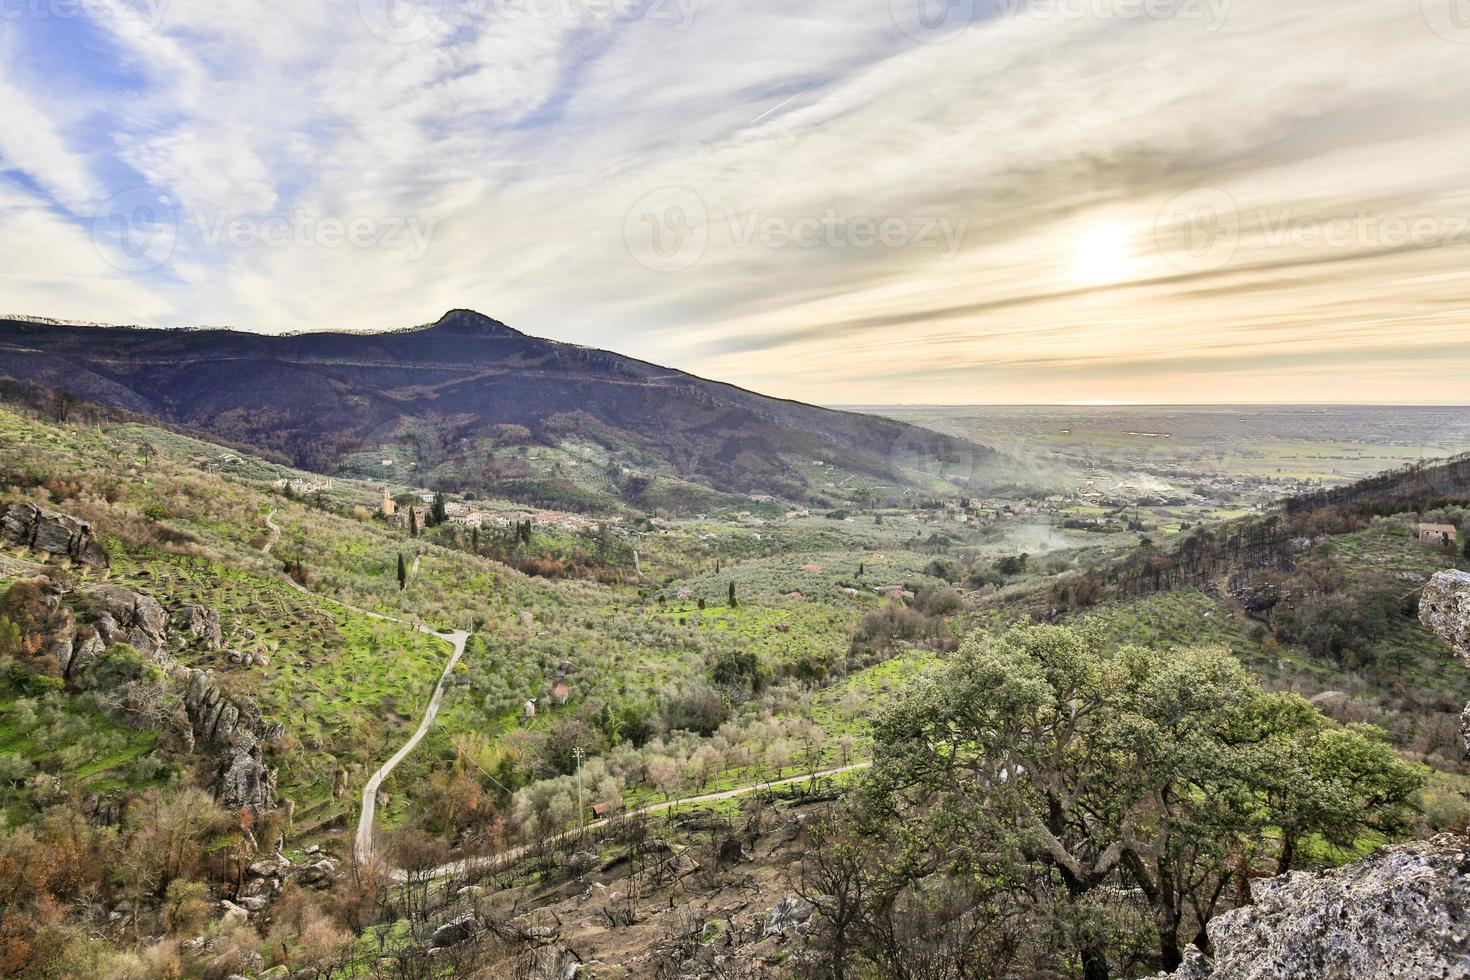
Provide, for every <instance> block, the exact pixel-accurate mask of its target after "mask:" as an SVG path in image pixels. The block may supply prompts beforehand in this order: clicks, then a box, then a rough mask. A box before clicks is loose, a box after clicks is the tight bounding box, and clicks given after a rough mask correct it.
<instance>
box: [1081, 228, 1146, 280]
mask: <svg viewBox="0 0 1470 980" xmlns="http://www.w3.org/2000/svg"><path fill="white" fill-rule="evenodd" d="M1128 241H1129V230H1128V228H1127V227H1126V226H1125V225H1116V224H1109V225H1098V226H1096V227H1094V228H1091V229H1089V230H1088V231H1086V232H1084V233H1083V234H1082V235H1081V236H1080V237H1079V238H1078V240H1077V260H1076V263H1075V265H1074V266H1073V269H1072V274H1073V275H1074V276H1075V277H1076V278H1077V279H1078V280H1079V281H1080V282H1083V283H1087V284H1088V285H1102V284H1105V283H1110V282H1121V281H1123V280H1124V279H1127V278H1128V276H1129V274H1130V272H1131V271H1132V269H1133V257H1132V255H1131V254H1130V253H1129V249H1128Z"/></svg>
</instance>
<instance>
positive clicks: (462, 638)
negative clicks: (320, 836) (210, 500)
mask: <svg viewBox="0 0 1470 980" xmlns="http://www.w3.org/2000/svg"><path fill="white" fill-rule="evenodd" d="M275 516H276V512H275V511H271V512H270V513H269V514H267V515H266V517H265V526H266V527H267V528H269V529H270V532H271V539H270V541H268V542H267V543H266V545H265V547H264V548H262V549H261V550H262V552H263V553H265V554H270V550H271V546H272V545H274V544H275V543H276V541H277V540H278V539H279V538H280V536H281V529H280V527H278V526H277V525H276V522H275V520H274V518H275ZM413 567H414V572H415V574H417V572H418V567H419V560H418V558H417V557H415V558H414V560H413ZM285 581H286V584H287V585H289V586H291V588H293V589H295V590H296V591H297V592H301V593H304V594H306V595H309V596H311V597H312V598H315V599H325V600H326V601H327V602H330V603H333V604H335V605H338V606H341V607H342V608H343V609H346V610H347V611H349V612H354V613H357V614H358V615H359V616H367V617H369V618H370V619H379V620H382V621H384V622H388V623H397V624H398V625H400V626H407V627H409V628H410V629H416V630H418V631H419V632H420V633H426V634H428V635H429V636H432V637H434V638H435V639H436V640H443V641H444V642H445V643H448V644H449V645H450V647H452V648H453V653H452V654H451V655H450V657H449V662H448V663H446V664H445V665H444V672H443V673H442V674H440V675H439V683H437V684H435V685H434V693H433V694H432V695H431V696H430V697H429V706H428V707H427V708H425V709H424V717H423V718H422V720H420V721H419V727H418V728H416V729H415V730H414V733H413V734H412V735H410V736H409V738H408V741H407V742H404V743H403V746H402V748H400V749H399V750H398V751H397V752H394V753H393V755H392V757H391V758H389V759H388V761H387V762H385V763H383V765H382V766H380V767H379V768H378V771H377V772H375V773H373V774H372V775H371V776H369V777H368V781H367V785H366V786H364V787H363V790H362V813H361V814H360V815H359V816H358V818H357V837H356V839H355V840H354V842H353V854H354V855H355V856H356V857H357V860H358V862H359V863H366V862H367V861H368V860H369V859H371V858H372V856H373V821H374V820H375V819H376V817H377V812H378V787H380V786H382V785H383V780H385V779H387V778H388V777H389V776H390V775H391V774H392V772H393V770H394V769H396V768H398V764H399V763H400V762H402V761H403V760H404V759H406V758H408V754H409V753H410V752H412V751H413V750H414V749H415V748H417V747H418V744H419V743H420V742H422V741H423V739H424V736H425V735H427V734H428V732H429V729H430V728H431V727H432V726H433V724H434V719H435V718H437V717H438V716H439V705H440V704H442V703H443V701H444V688H445V687H446V686H447V685H448V684H449V678H450V677H451V676H453V674H454V668H455V667H456V666H457V665H458V664H459V660H460V658H461V657H463V656H464V648H465V644H466V643H467V642H469V638H470V634H469V633H467V632H465V631H464V630H445V631H442V632H441V631H439V630H436V629H433V628H432V627H429V626H425V625H423V624H422V623H411V622H409V621H407V620H404V619H398V618H396V617H394V616H385V615H383V614H382V613H376V612H373V611H372V610H370V609H359V608H358V607H357V606H354V605H351V604H350V603H346V602H343V601H342V600H341V599H334V598H332V597H331V596H327V595H321V594H320V593H317V592H312V591H311V590H310V589H308V588H307V587H306V586H304V585H302V584H301V583H300V582H298V581H296V580H295V579H293V578H291V577H290V576H289V575H288V576H286V579H285ZM395 873H396V869H395Z"/></svg>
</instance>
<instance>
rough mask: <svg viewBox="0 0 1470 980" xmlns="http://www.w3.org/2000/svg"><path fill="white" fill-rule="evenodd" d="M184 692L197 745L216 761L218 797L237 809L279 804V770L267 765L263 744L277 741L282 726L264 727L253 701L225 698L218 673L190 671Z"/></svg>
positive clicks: (221, 803)
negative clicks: (277, 799) (269, 739)
mask: <svg viewBox="0 0 1470 980" xmlns="http://www.w3.org/2000/svg"><path fill="white" fill-rule="evenodd" d="M188 678H189V679H188V686H187V688H186V689H185V691H184V714H185V715H186V716H187V717H188V719H189V726H190V730H191V732H192V735H193V747H194V748H195V750H197V751H202V752H206V753H208V754H209V755H211V756H212V757H213V758H214V760H215V785H214V795H215V799H217V800H218V801H219V802H220V805H221V806H225V807H228V808H230V809H233V810H251V811H253V812H256V813H259V812H260V811H262V810H269V809H272V808H274V807H275V805H276V771H275V770H274V769H271V768H269V767H268V766H267V765H266V764H265V759H264V756H263V753H262V751H261V743H262V742H263V741H265V740H266V739H267V737H268V736H276V737H279V734H278V733H279V732H280V726H279V725H266V724H265V722H264V721H263V720H262V719H261V717H260V709H259V707H257V706H256V704H255V702H254V701H252V700H250V699H249V698H240V699H233V698H229V697H226V696H225V695H224V694H223V693H221V691H220V689H219V688H218V687H217V686H216V685H215V683H214V673H213V672H212V671H208V670H190V671H189V672H188Z"/></svg>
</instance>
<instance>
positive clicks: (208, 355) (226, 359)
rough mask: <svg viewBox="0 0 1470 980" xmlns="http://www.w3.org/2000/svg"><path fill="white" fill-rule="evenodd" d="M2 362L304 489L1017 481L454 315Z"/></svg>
mask: <svg viewBox="0 0 1470 980" xmlns="http://www.w3.org/2000/svg"><path fill="white" fill-rule="evenodd" d="M0 353H3V363H4V367H3V368H0V371H3V373H4V374H7V375H9V376H11V377H14V378H16V379H18V380H23V381H29V382H33V383H37V384H41V385H44V386H47V387H50V388H54V389H57V390H59V391H65V392H67V393H69V394H70V395H73V396H76V397H78V398H81V399H84V400H86V401H90V402H96V403H99V404H102V405H107V406H113V407H118V408H123V409H127V410H130V411H133V412H137V413H139V414H142V415H146V416H149V417H152V418H155V419H158V420H160V421H163V422H165V423H168V424H171V425H176V426H182V427H188V428H191V429H195V430H199V431H202V432H206V433H209V434H210V435H212V436H213V437H215V438H218V439H220V440H223V441H225V442H228V443H230V444H232V445H235V446H237V447H242V448H249V449H252V450H256V451H259V452H261V453H264V454H266V455H270V456H274V457H276V458H278V459H282V460H288V461H290V462H292V463H294V464H296V465H299V466H302V467H305V468H307V469H312V470H315V471H318V472H326V473H333V472H346V473H351V474H353V475H356V476H361V477H364V478H375V477H382V478H384V479H387V478H389V477H392V476H395V475H396V476H405V475H406V473H407V472H409V471H412V472H413V473H414V474H415V475H416V477H417V479H418V480H419V482H421V483H423V484H426V485H430V486H433V487H436V488H442V489H453V490H461V491H466V492H478V493H482V494H486V495H491V494H493V495H497V496H505V497H515V498H517V499H523V500H528V501H530V502H534V503H546V504H560V505H563V506H574V507H576V508H577V509H584V510H586V509H597V508H598V507H606V506H609V505H611V504H613V503H615V502H617V501H623V502H626V503H629V504H632V505H634V506H639V507H644V508H647V509H652V508H653V507H657V506H672V505H673V504H674V503H677V500H674V501H671V500H670V499H669V498H670V496H672V497H674V498H677V497H678V496H679V494H677V493H674V494H670V493H669V492H668V491H669V487H668V486H667V485H666V484H667V483H669V482H670V481H673V482H675V483H676V484H677V483H680V482H684V483H695V484H701V485H703V486H705V487H709V488H713V489H715V490H717V491H721V492H725V493H740V494H751V493H760V494H772V495H776V496H780V497H784V498H786V499H792V500H812V501H816V502H821V501H827V500H836V499H844V497H845V496H847V495H849V494H852V493H857V492H863V493H878V494H881V493H884V492H893V491H896V490H897V491H901V490H905V489H907V490H913V489H921V490H931V491H942V490H954V489H956V488H960V489H964V488H984V487H986V486H994V485H997V484H999V483H1001V482H1005V481H1009V480H1012V479H1014V478H1015V476H1016V474H1015V472H1014V471H1013V469H1012V468H1011V467H1008V465H1007V459H1006V458H1005V457H1002V456H1001V455H999V454H997V453H995V452H994V451H992V450H990V449H987V448H984V447H981V446H978V445H976V444H974V443H971V442H967V441H965V440H962V439H957V438H954V437H951V436H946V435H941V434H938V433H935V432H932V431H930V430H927V429H921V428H918V427H915V426H911V425H908V424H906V423H902V422H895V421H891V420H887V419H881V418H876V417H873V416H868V415H859V414H855V413H850V412H838V411H832V410H829V409H823V408H817V407H814V406H811V405H804V404H801V403H798V402H791V401H782V400H779V399H775V398H768V397H765V396H762V395H758V394H755V393H753V392H750V391H745V390H743V389H740V388H737V387H734V386H732V385H727V384H720V383H717V382H713V381H706V380H704V379H702V378H697V377H694V376H692V375H689V374H685V373H683V372H680V371H675V370H672V369H668V368H662V367H658V366H656V365H652V364H648V363H645V362H642V361H637V360H633V359H631V358H627V357H622V356H620V355H617V354H612V353H608V352H606V351H600V350H593V349H589V348H585V347H578V346H574V345H570V344H562V343H556V342H552V341H547V340H540V339H537V338H534V337H530V336H527V335H526V334H523V333H520V332H518V331H516V330H513V329H511V328H510V327H508V326H506V325H505V324H503V323H500V322H498V321H495V320H492V319H490V318H489V317H486V316H482V315H480V314H478V313H473V312H469V311H465V310H456V311H453V312H451V313H448V314H446V315H445V316H444V317H443V318H442V319H440V320H439V321H438V322H437V323H434V324H432V325H430V326H426V327H421V328H416V329H410V330H402V331H397V332H391V333H377V334H369V333H302V334H295V335H290V336H262V335H259V334H251V333H240V332H235V331H229V330H192V331H162V330H144V329H139V328H130V327H128V328H124V327H95V326H74V325H66V324H59V323H52V322H42V321H26V320H13V319H12V320H0ZM542 450H551V451H552V452H550V453H549V454H548V453H543V452H542ZM385 461H387V462H385ZM661 484H665V485H661ZM685 496H686V497H689V498H691V500H692V501H693V502H695V503H698V501H697V500H693V498H697V497H699V496H700V493H699V491H698V490H696V489H695V488H692V487H691V488H690V493H689V494H686V495H685ZM692 509H707V507H706V506H704V505H700V506H695V507H693V508H692Z"/></svg>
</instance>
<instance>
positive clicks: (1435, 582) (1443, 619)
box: [1419, 571, 1470, 666]
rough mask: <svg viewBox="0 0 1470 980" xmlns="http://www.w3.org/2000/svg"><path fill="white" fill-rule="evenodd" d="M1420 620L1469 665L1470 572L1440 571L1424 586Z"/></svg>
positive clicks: (1420, 603) (1420, 604)
mask: <svg viewBox="0 0 1470 980" xmlns="http://www.w3.org/2000/svg"><path fill="white" fill-rule="evenodd" d="M1419 620H1420V622H1422V623H1423V624H1424V625H1425V626H1428V627H1429V628H1430V629H1432V630H1433V631H1434V632H1435V633H1437V634H1438V635H1439V638H1440V639H1441V640H1444V641H1445V643H1447V644H1449V647H1450V649H1451V650H1453V651H1455V655H1456V656H1458V657H1462V658H1464V660H1465V665H1466V666H1470V572H1458V571H1454V572H1440V573H1439V574H1438V575H1436V576H1434V578H1432V579H1430V580H1429V584H1428V585H1426V586H1425V587H1424V597H1423V598H1422V599H1420V600H1419Z"/></svg>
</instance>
